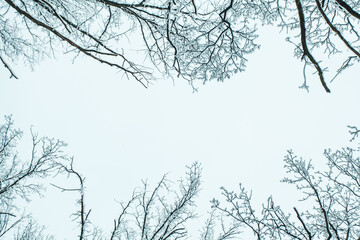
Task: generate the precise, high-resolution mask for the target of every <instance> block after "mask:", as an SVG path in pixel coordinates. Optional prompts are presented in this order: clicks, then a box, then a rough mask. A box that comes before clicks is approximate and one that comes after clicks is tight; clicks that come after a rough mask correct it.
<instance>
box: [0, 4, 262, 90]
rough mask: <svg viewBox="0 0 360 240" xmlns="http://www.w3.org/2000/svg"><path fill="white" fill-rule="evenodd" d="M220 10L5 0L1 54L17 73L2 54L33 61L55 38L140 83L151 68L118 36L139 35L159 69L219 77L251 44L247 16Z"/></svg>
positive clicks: (240, 63)
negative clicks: (231, 17)
mask: <svg viewBox="0 0 360 240" xmlns="http://www.w3.org/2000/svg"><path fill="white" fill-rule="evenodd" d="M221 11H222V12H221V13H220V10H219V11H218V9H217V6H216V5H215V6H213V5H212V4H209V3H206V4H204V3H201V4H200V3H196V2H195V1H194V0H177V1H174V0H172V1H169V0H156V1H155V0H142V1H118V0H87V1H74V0H66V1H63V0H61V1H59V0H31V1H20V0H5V1H2V2H1V3H0V13H1V14H0V39H1V45H0V47H1V48H0V59H1V61H2V63H3V64H4V66H5V67H6V68H7V69H8V70H9V71H10V74H11V77H15V78H16V77H17V76H16V75H15V73H14V72H13V70H12V69H11V68H10V66H9V64H8V60H11V61H12V60H14V59H15V58H16V57H17V56H21V57H23V58H24V59H25V60H27V62H30V63H32V62H34V61H37V60H38V59H39V58H41V57H42V56H44V55H46V54H47V53H49V52H51V51H54V49H56V47H57V46H58V45H59V43H61V44H62V46H63V48H64V49H65V52H69V51H73V52H75V53H76V54H82V55H85V56H88V57H90V58H92V59H94V60H96V61H98V62H101V63H104V64H107V65H109V66H112V67H115V68H117V69H119V70H121V71H122V72H123V73H125V74H126V75H127V76H129V77H132V78H134V79H136V80H137V81H139V82H141V83H142V84H143V85H144V86H146V85H147V83H148V81H149V80H150V79H151V78H152V70H151V69H149V68H146V67H144V66H141V65H140V64H138V63H135V61H133V60H132V59H131V56H130V54H129V51H128V50H129V49H128V47H123V46H122V45H124V44H123V43H124V41H122V42H121V40H123V39H125V40H128V41H131V44H130V45H134V43H136V42H142V43H141V44H140V46H138V47H137V49H136V50H142V49H145V54H146V55H147V56H148V57H149V58H150V60H151V61H152V62H153V64H154V68H158V69H159V70H160V72H162V73H166V74H169V75H170V73H172V72H174V73H175V74H177V75H179V76H182V77H184V78H185V79H187V80H189V81H190V83H192V81H193V80H194V79H199V80H200V81H203V82H206V81H208V80H210V79H217V80H220V81H222V80H223V79H224V78H226V77H228V76H229V74H230V73H232V72H237V71H239V70H243V69H244V66H245V57H244V56H245V54H247V53H250V52H252V51H253V50H254V49H256V48H257V45H256V44H255V43H254V39H255V37H256V35H255V34H254V31H253V30H254V29H253V26H252V25H251V24H250V23H249V22H242V23H241V22H239V23H237V24H236V25H235V24H234V25H231V24H230V22H229V21H228V20H227V18H226V16H227V10H226V9H225V10H224V11H223V10H222V9H221ZM129 39H131V40H129ZM134 40H136V41H134ZM135 47H136V46H135Z"/></svg>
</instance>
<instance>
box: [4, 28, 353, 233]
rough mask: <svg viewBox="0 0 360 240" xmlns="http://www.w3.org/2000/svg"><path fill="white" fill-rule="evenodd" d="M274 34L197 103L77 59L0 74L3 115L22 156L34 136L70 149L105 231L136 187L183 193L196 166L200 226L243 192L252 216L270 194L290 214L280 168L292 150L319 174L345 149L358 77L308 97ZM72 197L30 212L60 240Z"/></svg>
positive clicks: (49, 197)
mask: <svg viewBox="0 0 360 240" xmlns="http://www.w3.org/2000/svg"><path fill="white" fill-rule="evenodd" d="M274 31H277V30H275V29H273V28H267V29H265V30H264V31H263V33H262V36H261V37H260V39H259V42H260V43H261V44H262V47H261V49H260V50H258V51H257V52H255V53H254V54H252V55H250V56H248V60H249V61H248V64H247V66H248V67H247V70H246V71H245V72H243V73H239V74H237V75H234V76H232V77H231V78H230V79H227V80H226V81H225V82H224V83H219V82H209V83H207V84H206V85H201V84H200V86H199V91H198V92H195V93H193V91H192V89H191V87H190V86H188V84H187V83H186V82H185V81H184V80H182V79H176V78H175V80H174V81H172V80H169V79H158V80H157V81H156V82H153V83H152V85H150V86H149V88H148V89H145V88H144V87H142V86H141V85H140V84H139V83H137V82H135V81H133V80H127V79H124V78H123V75H122V74H121V73H119V72H117V71H116V70H114V69H111V68H109V67H107V66H104V65H101V64H99V63H97V62H94V61H92V60H89V59H86V58H83V57H79V58H77V59H76V60H75V62H74V63H72V58H71V56H67V55H65V56H61V55H60V56H58V57H57V59H47V60H45V61H42V62H40V63H39V64H38V65H37V66H35V68H34V71H31V70H30V69H29V67H27V66H21V64H18V65H15V66H13V70H15V72H16V74H17V75H18V76H19V79H18V80H15V79H9V78H8V76H9V74H8V72H7V71H6V69H4V68H0V115H2V116H3V115H10V114H12V116H13V119H14V120H15V124H16V126H17V127H19V128H22V129H23V130H24V131H25V136H24V138H23V142H22V145H21V149H19V150H20V151H23V152H24V156H26V151H28V150H29V149H28V148H27V147H29V145H27V144H30V139H29V132H30V131H29V129H30V126H33V129H34V130H36V131H38V132H39V135H46V136H49V137H54V138H58V139H61V140H63V141H65V142H67V143H68V147H67V150H66V151H67V153H68V154H69V155H70V156H74V162H75V168H76V169H77V170H78V171H79V172H80V173H81V174H82V175H83V176H85V177H86V199H87V202H86V204H87V206H88V208H91V209H92V213H91V216H90V218H91V220H92V222H93V223H94V224H96V225H99V226H100V227H102V228H104V230H105V231H106V232H109V231H110V230H111V229H112V226H113V219H114V218H116V216H117V211H118V210H119V205H118V203H117V201H126V200H128V199H129V198H130V197H131V193H132V191H133V189H134V188H136V187H137V186H141V180H145V179H148V181H149V183H150V184H156V183H157V181H159V180H160V178H161V177H162V175H163V174H166V173H169V175H168V176H169V178H170V179H172V180H174V183H175V184H176V179H178V178H180V177H182V176H184V172H185V171H186V168H185V166H186V165H190V164H191V163H193V162H194V161H198V162H200V163H201V164H202V168H203V172H202V186H201V189H202V190H201V192H200V196H199V197H198V199H197V204H198V207H199V213H200V215H201V216H205V215H206V212H207V211H209V210H210V203H209V201H210V200H211V199H212V198H213V197H216V198H219V199H220V200H221V196H220V193H221V192H220V189H219V188H220V187H221V186H225V187H227V188H229V189H234V190H236V188H237V187H238V184H239V183H240V182H241V183H243V184H244V186H245V187H246V188H247V189H249V190H252V191H253V198H254V204H255V205H256V206H257V207H260V206H261V203H262V202H266V199H267V197H268V196H270V195H272V196H273V197H274V199H275V201H276V202H277V203H278V204H282V205H284V206H285V208H286V207H288V208H289V209H290V207H292V206H294V205H295V204H300V206H301V203H298V202H297V201H296V200H297V199H298V195H296V194H295V193H296V191H295V189H294V187H293V186H288V185H285V184H283V183H280V180H281V179H282V178H283V177H285V176H286V173H285V170H284V169H283V157H284V155H285V154H286V151H287V150H288V149H293V151H294V152H295V153H296V154H297V155H298V156H303V157H304V158H305V159H312V160H313V162H314V164H315V166H319V167H320V168H321V167H323V166H324V163H325V159H324V158H322V153H323V150H324V149H325V148H333V149H338V148H340V147H343V146H347V145H348V143H349V139H350V136H349V134H348V133H347V132H348V129H347V127H346V126H347V125H357V126H359V120H360V111H359V104H358V103H359V102H360V94H359V90H360V81H359V76H360V69H359V68H357V69H356V67H355V68H353V69H351V70H349V71H347V72H345V73H343V74H342V75H341V76H340V77H338V78H337V79H336V80H334V81H333V82H332V83H331V84H329V87H330V89H331V90H332V93H331V94H328V93H325V91H324V90H323V88H322V87H321V84H320V81H319V80H318V78H317V76H316V74H314V75H311V74H309V77H308V83H309V85H310V92H309V93H308V92H306V91H304V90H301V89H299V88H298V87H299V86H300V85H301V84H302V81H303V75H302V63H301V62H300V61H299V60H297V59H295V58H293V57H292V56H293V49H292V47H291V46H290V45H289V44H288V43H286V42H285V40H284V39H285V36H280V35H277V34H274ZM2 121H3V120H2ZM54 181H56V180H54ZM63 184H65V185H66V184H68V182H67V181H64V182H63ZM75 197H76V195H74V194H71V193H61V192H59V190H57V189H55V188H53V187H51V186H49V187H48V189H47V192H46V193H45V196H44V197H42V198H39V197H34V200H33V201H32V202H30V203H29V205H28V209H29V210H30V211H31V212H32V213H33V215H34V217H35V218H37V219H38V220H39V223H41V224H44V225H46V226H47V231H48V232H49V233H53V234H54V235H56V236H57V238H56V239H73V238H74V234H77V232H76V224H75V223H74V222H71V217H70V214H71V213H72V211H73V210H74V203H75ZM49 209H51V216H49ZM54 216H56V217H54ZM200 227H201V226H200V225H199V229H200ZM193 234H194V235H196V233H193Z"/></svg>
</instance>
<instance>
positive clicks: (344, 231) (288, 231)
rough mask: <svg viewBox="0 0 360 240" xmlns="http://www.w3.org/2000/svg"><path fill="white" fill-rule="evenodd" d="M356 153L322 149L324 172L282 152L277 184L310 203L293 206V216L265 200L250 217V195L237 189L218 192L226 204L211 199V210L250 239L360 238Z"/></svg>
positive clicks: (251, 209) (346, 149)
mask: <svg viewBox="0 0 360 240" xmlns="http://www.w3.org/2000/svg"><path fill="white" fill-rule="evenodd" d="M358 153H359V150H356V149H352V148H343V149H341V150H337V151H332V150H330V149H327V150H325V151H324V156H325V157H326V159H327V165H328V169H327V170H325V171H314V167H313V165H312V163H311V161H305V160H303V159H302V158H301V157H300V158H299V157H297V156H295V154H294V153H293V152H292V151H288V154H287V155H286V156H285V159H284V161H285V169H286V170H287V172H288V173H289V174H290V175H291V177H287V178H284V179H283V180H282V181H283V182H285V183H290V184H295V185H296V187H297V189H298V190H299V191H301V192H302V194H303V195H304V198H303V199H302V201H305V202H307V203H308V204H310V205H312V206H313V208H312V209H307V210H305V209H300V208H299V207H294V208H293V213H292V214H290V213H289V214H287V213H285V212H284V211H283V210H282V209H281V207H280V206H276V205H275V203H274V201H273V199H272V197H270V198H269V199H268V202H267V203H266V204H264V205H263V209H262V210H261V212H260V213H256V212H255V209H254V208H253V207H252V204H251V193H249V192H248V191H246V190H245V188H244V187H243V186H242V185H240V191H239V192H233V191H228V190H226V189H225V188H222V195H223V196H224V198H225V202H226V203H225V204H221V203H220V201H219V200H216V199H214V200H212V203H213V208H214V209H215V210H216V212H218V214H222V216H223V217H225V218H226V219H227V220H228V221H231V222H232V225H231V226H232V228H233V229H236V230H237V231H239V232H240V230H244V229H247V230H250V231H251V232H252V233H253V234H254V235H255V238H256V239H299V240H300V239H308V240H310V239H344V240H345V239H360V234H359V232H360V208H359V207H360V205H359V197H360V184H359V179H360V172H359V168H360V157H359V155H358ZM302 206H304V204H302ZM207 239H214V238H207ZM220 239H226V238H220Z"/></svg>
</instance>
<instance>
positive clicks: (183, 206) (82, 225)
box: [57, 162, 201, 240]
mask: <svg viewBox="0 0 360 240" xmlns="http://www.w3.org/2000/svg"><path fill="white" fill-rule="evenodd" d="M64 169H65V171H66V172H67V173H68V174H69V176H74V177H75V178H77V179H78V180H79V188H63V187H59V186H57V187H58V188H59V189H61V190H62V191H77V192H79V194H80V197H79V199H78V200H77V204H78V206H79V210H78V211H77V212H76V213H74V214H73V216H75V219H76V220H77V221H78V223H79V224H78V226H79V235H78V238H79V239H81V240H82V239H126V240H131V239H153V240H157V239H168V240H171V239H185V238H186V237H187V236H188V231H187V225H186V224H188V222H189V221H190V220H192V219H194V218H195V217H196V214H195V209H196V205H195V202H194V198H195V197H196V196H197V194H198V192H199V190H200V189H199V187H200V175H201V167H200V164H199V163H194V164H192V165H191V166H190V167H188V171H187V173H186V179H182V180H180V181H179V183H180V184H179V190H178V191H176V190H175V189H174V187H173V186H172V183H171V182H170V181H169V180H168V179H167V177H166V175H164V176H163V177H162V179H161V180H160V181H159V183H158V184H157V185H156V186H155V188H154V189H152V190H150V189H149V185H148V183H147V182H146V181H143V186H142V187H141V188H139V189H135V191H134V192H133V195H132V197H131V199H130V200H129V201H128V202H120V206H121V211H120V213H119V217H118V218H117V219H115V220H114V227H113V230H112V232H111V234H110V235H106V234H104V232H103V231H102V230H101V229H100V228H97V227H94V226H93V225H92V223H91V221H90V218H89V215H90V212H91V209H89V210H87V209H86V204H85V185H84V183H85V179H84V177H82V176H81V174H79V173H78V172H77V171H76V170H74V167H73V162H71V164H70V166H69V167H65V166H64Z"/></svg>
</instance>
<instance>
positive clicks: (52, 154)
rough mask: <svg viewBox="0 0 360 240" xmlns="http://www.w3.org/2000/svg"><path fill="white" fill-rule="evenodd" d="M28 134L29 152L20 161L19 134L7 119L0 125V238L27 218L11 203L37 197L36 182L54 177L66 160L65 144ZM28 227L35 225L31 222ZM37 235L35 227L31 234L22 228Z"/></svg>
mask: <svg viewBox="0 0 360 240" xmlns="http://www.w3.org/2000/svg"><path fill="white" fill-rule="evenodd" d="M31 133H32V150H31V153H30V156H29V158H28V160H22V159H20V158H19V156H18V153H17V151H16V147H17V145H18V141H19V140H20V139H21V137H22V131H20V130H19V129H15V128H14V123H13V120H12V119H11V117H9V116H6V117H5V123H4V124H1V125H0V237H4V236H6V234H8V233H9V232H10V231H11V230H14V229H15V228H16V227H18V226H19V225H20V223H22V222H23V221H28V220H29V219H30V218H29V216H27V215H23V214H21V212H20V210H21V209H20V208H19V207H17V205H16V204H15V203H16V202H17V201H18V200H19V199H23V200H26V201H30V197H31V196H32V194H34V193H35V194H41V193H42V191H43V187H42V184H41V182H40V181H39V179H41V178H47V177H50V176H55V175H56V174H58V173H59V171H60V170H61V165H62V164H63V162H64V161H65V160H66V157H65V155H64V154H63V152H62V150H63V148H64V147H65V146H66V145H65V143H63V142H61V141H59V140H54V139H50V138H47V137H41V138H40V137H38V135H37V134H36V133H33V132H31ZM29 224H30V225H31V226H35V223H34V222H33V221H32V222H31V223H29ZM22 226H23V225H22ZM40 232H41V231H38V228H37V227H36V228H33V230H32V231H29V228H26V227H25V228H24V231H22V234H33V235H34V234H35V233H37V234H40ZM19 233H20V232H19Z"/></svg>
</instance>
